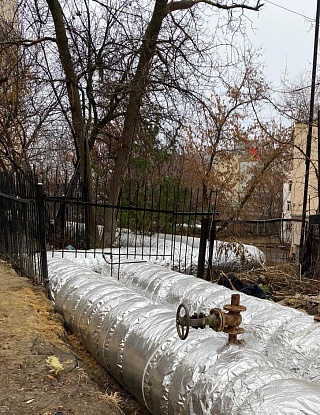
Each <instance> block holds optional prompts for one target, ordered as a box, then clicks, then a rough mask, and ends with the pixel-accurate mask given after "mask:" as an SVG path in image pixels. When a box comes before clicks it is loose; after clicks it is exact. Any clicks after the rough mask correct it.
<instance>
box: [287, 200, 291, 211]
mask: <svg viewBox="0 0 320 415" xmlns="http://www.w3.org/2000/svg"><path fill="white" fill-rule="evenodd" d="M290 210H291V202H289V201H288V202H287V211H290Z"/></svg>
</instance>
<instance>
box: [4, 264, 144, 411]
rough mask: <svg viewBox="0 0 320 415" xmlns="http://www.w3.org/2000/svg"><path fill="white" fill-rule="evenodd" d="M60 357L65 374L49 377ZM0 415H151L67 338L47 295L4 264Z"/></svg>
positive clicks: (72, 337)
mask: <svg viewBox="0 0 320 415" xmlns="http://www.w3.org/2000/svg"><path fill="white" fill-rule="evenodd" d="M48 356H56V357H58V358H59V361H60V362H61V363H62V364H63V366H64V370H63V371H62V372H60V373H59V374H58V375H55V374H54V373H51V372H50V368H49V367H48V366H47V363H46V359H47V358H48ZM0 414H6V415H71V414H72V415H80V414H81V415H98V414H99V415H105V414H108V415H121V414H125V415H134V414H135V415H140V414H141V415H147V414H149V412H148V411H147V410H146V409H144V408H143V407H142V406H141V405H140V404H139V403H138V402H137V401H136V400H135V398H134V397H132V395H130V394H129V393H128V392H126V391H125V390H124V389H123V388H122V387H121V386H120V385H119V384H118V383H117V382H116V381H115V380H114V379H113V378H112V377H111V376H109V374H108V373H107V372H106V370H104V369H103V368H102V367H101V365H100V364H99V363H97V361H96V360H95V359H94V358H93V357H92V356H91V355H90V354H89V353H88V352H86V350H85V349H84V348H83V347H82V346H81V344H80V343H79V342H78V341H77V339H76V338H75V337H74V336H72V335H71V334H70V333H67V332H66V330H65V328H64V326H63V320H62V317H61V316H60V315H59V314H57V313H55V312H54V310H53V305H52V303H51V302H50V301H49V300H48V299H47V298H46V296H45V294H44V292H43V289H42V288H41V287H39V286H33V285H32V283H31V282H30V280H29V279H28V278H25V277H20V276H19V275H17V274H16V273H15V272H14V271H13V270H12V269H11V267H10V266H9V265H8V264H6V263H5V262H3V261H0Z"/></svg>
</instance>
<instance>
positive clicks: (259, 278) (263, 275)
mask: <svg viewBox="0 0 320 415" xmlns="http://www.w3.org/2000/svg"><path fill="white" fill-rule="evenodd" d="M236 275H237V277H238V278H239V279H240V280H241V281H242V282H244V283H246V284H257V285H259V286H260V287H261V288H262V289H263V290H265V291H266V292H267V300H269V301H274V302H276V303H279V304H282V305H285V306H288V307H292V308H295V309H300V310H303V311H305V312H307V313H308V314H311V315H317V314H319V313H320V308H319V307H320V306H319V305H320V280H316V279H311V278H307V277H302V276H301V275H300V272H299V267H298V266H297V265H296V264H294V263H290V262H288V263H282V264H278V265H274V266H268V267H261V268H259V269H252V270H250V271H245V272H240V273H237V274H236ZM215 281H217V280H214V282H215Z"/></svg>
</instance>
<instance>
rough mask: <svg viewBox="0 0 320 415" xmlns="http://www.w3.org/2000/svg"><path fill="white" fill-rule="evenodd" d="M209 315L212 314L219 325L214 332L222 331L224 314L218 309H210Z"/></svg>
mask: <svg viewBox="0 0 320 415" xmlns="http://www.w3.org/2000/svg"><path fill="white" fill-rule="evenodd" d="M210 314H214V315H215V316H216V317H217V319H218V321H219V325H217V326H215V327H214V331H223V329H224V325H225V319H224V312H223V311H222V310H220V308H212V309H211V310H210Z"/></svg>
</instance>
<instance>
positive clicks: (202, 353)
mask: <svg viewBox="0 0 320 415" xmlns="http://www.w3.org/2000/svg"><path fill="white" fill-rule="evenodd" d="M48 267H49V280H50V287H51V295H52V297H53V299H54V301H55V305H56V309H57V311H59V312H60V313H62V314H63V316H64V319H65V321H66V323H67V324H68V325H69V326H70V327H71V329H72V330H73V331H74V332H75V333H76V334H77V336H78V337H79V339H80V340H81V341H82V342H83V344H84V345H85V347H86V348H87V349H88V350H89V351H90V352H91V353H92V354H93V355H94V356H95V357H96V358H97V359H98V360H99V361H100V362H101V364H102V365H104V366H105V367H106V369H107V370H108V371H109V372H110V373H111V374H112V375H113V376H114V377H115V378H116V379H117V380H118V381H119V382H120V383H122V384H123V385H124V386H125V387H126V388H127V389H128V390H129V391H130V392H131V393H132V394H133V395H134V396H135V397H136V398H137V399H138V400H139V401H140V402H141V403H142V404H144V405H145V406H146V407H147V408H148V409H149V411H150V412H151V413H152V414H155V415H158V414H159V415H165V414H170V415H171V414H172V415H173V414H186V415H202V414H212V415H219V414H224V415H230V414H232V415H233V414H236V415H240V414H241V415H257V414H261V415H262V414H264V415H265V414H271V413H272V415H274V414H309V415H316V414H319V413H320V387H319V384H318V383H315V382H311V381H309V380H306V379H303V378H302V377H301V376H300V373H298V371H296V373H294V371H293V370H288V369H285V368H281V367H280V366H281V365H282V366H283V360H284V359H283V354H286V355H287V356H286V357H287V360H288V361H290V362H291V363H290V364H292V365H295V364H296V360H295V358H294V357H293V356H290V357H289V356H288V354H290V353H291V349H292V350H293V351H294V352H295V353H298V351H299V348H298V346H297V345H299V344H300V341H301V339H300V337H305V338H307V339H308V343H307V344H308V346H309V347H310V345H311V344H312V340H311V338H312V335H311V334H312V330H311V328H312V324H311V325H310V324H309V326H307V327H304V328H305V330H304V332H303V334H302V333H301V332H300V337H299V330H300V331H301V328H302V326H303V323H304V321H303V319H302V320H301V321H300V320H299V324H298V330H295V328H294V319H293V317H296V313H294V314H293V315H290V316H289V317H286V318H285V317H284V316H283V317H281V321H280V322H279V324H275V325H271V324H269V330H268V336H267V343H268V344H267V346H266V347H265V348H264V349H266V350H268V351H269V353H262V352H261V350H255V349H253V348H252V344H255V340H256V338H257V336H256V337H255V336H254V334H253V332H254V328H252V333H249V336H248V338H249V341H248V342H247V344H246V346H244V347H239V346H235V345H230V344H227V342H226V340H227V337H226V335H225V334H224V333H216V332H214V331H213V330H211V329H209V328H205V329H203V330H192V329H191V330H190V333H189V336H188V338H187V339H186V340H185V341H182V340H180V339H179V338H178V335H177V333H176V327H175V326H176V321H175V309H174V307H169V306H168V305H164V304H160V303H159V302H156V301H154V300H153V299H151V298H148V297H146V296H144V295H142V292H143V290H140V292H138V291H136V290H134V289H133V288H128V287H129V286H130V284H126V285H127V286H125V285H124V284H121V283H120V282H118V281H117V280H116V279H115V278H111V277H108V276H106V275H105V276H100V275H98V274H96V273H94V272H92V271H90V270H89V269H86V268H84V267H80V266H77V265H75V264H72V263H70V262H69V261H68V260H65V259H55V258H53V259H49V260H48ZM128 267H129V265H128ZM131 267H133V268H135V265H134V264H133V265H132V264H131ZM146 268H147V267H145V268H144V269H142V268H141V267H140V268H139V272H138V274H141V275H142V277H143V283H142V286H143V289H144V290H145V291H148V290H150V292H151V291H153V290H154V292H155V297H156V298H157V300H159V299H160V298H162V299H164V298H165V296H166V299H168V297H170V296H171V297H170V298H174V299H175V301H178V302H179V301H181V300H182V299H183V300H185V301H189V300H190V303H192V302H193V301H195V303H196V307H199V308H201V307H204V304H206V303H207V301H215V302H217V303H219V304H221V305H223V304H224V303H225V302H226V296H225V292H227V293H228V295H227V298H229V296H230V291H229V290H226V289H225V288H223V287H214V289H213V290H212V291H210V290H208V287H209V285H208V284H207V283H205V285H203V283H204V281H198V280H196V282H198V283H200V286H199V287H197V286H196V285H195V284H194V283H195V279H194V278H193V281H190V280H188V279H186V278H185V276H183V275H182V276H181V279H180V278H178V276H179V274H178V275H175V274H173V273H172V271H167V272H169V273H170V276H171V277H170V278H169V277H168V278H166V277H165V284H164V287H163V288H162V287H161V286H160V285H158V284H157V282H156V281H155V280H154V279H152V278H151V277H150V279H149V281H148V278H147V275H149V271H150V270H149V271H148V272H146ZM143 271H144V272H143ZM159 271H160V270H159ZM156 272H158V271H156ZM156 275H157V278H158V279H161V276H159V273H158V274H156ZM134 278H135V280H136V284H137V285H138V286H139V278H138V276H137V274H135V277H134ZM188 278H190V277H188ZM179 282H180V283H181V287H180V289H181V292H180V293H179V290H178V287H179ZM205 287H206V289H204V288H205ZM189 289H190V290H193V291H192V296H191V297H190V298H189V297H188V291H185V290H189ZM165 293H166V294H165ZM196 297H198V300H196ZM250 301H251V302H252V299H250ZM250 301H249V303H250ZM167 303H168V304H169V303H170V301H167ZM253 303H254V302H252V304H253ZM257 304H258V306H257V307H260V305H261V304H263V303H261V302H258V303H257ZM214 305H215V306H217V304H214ZM207 307H209V305H207ZM250 307H251V306H250ZM252 307H253V306H252ZM282 309H283V308H282ZM273 311H274V309H273V310H272V312H273ZM293 311H294V310H293ZM289 314H290V313H289ZM258 315H259V313H258V312H254V311H253V310H252V311H251V313H250V312H249V317H250V318H248V321H247V322H246V324H247V325H248V324H249V320H254V318H256V319H257V318H258V317H257V316H258ZM298 316H300V317H302V316H301V314H299V313H298ZM306 317H307V316H306ZM270 319H275V320H276V319H277V316H276V315H273V314H269V320H270ZM290 319H291V320H290ZM262 321H263V322H265V323H266V324H267V319H266V318H265V319H264V320H262ZM307 321H309V323H310V320H308V319H307ZM285 323H286V324H287V325H288V324H289V326H288V327H289V328H290V327H291V326H290V324H292V327H291V329H290V333H291V334H292V333H294V338H295V342H294V347H291V346H289V337H292V336H291V335H289V336H288V344H285V345H284V350H285V351H286V352H285V353H283V354H282V353H280V352H279V351H278V352H277V353H275V354H276V356H275V358H273V357H272V351H274V352H275V351H276V350H277V348H278V346H279V345H280V343H279V342H280V337H278V336H279V333H280V330H281V325H282V324H285ZM250 336H251V337H250ZM259 336H262V331H261V333H259ZM259 336H258V337H259ZM250 338H252V339H253V341H252V342H251V341H250ZM251 343H252V344H251ZM269 343H270V344H272V345H273V349H272V347H269ZM264 349H263V350H264ZM306 349H307V346H306V347H305V348H304V349H303V350H302V352H304V351H305V350H306ZM312 350H313V352H312V353H313V356H314V357H315V356H316V347H315V346H314V347H313V348H312ZM299 362H300V361H299ZM311 366H312V365H311ZM315 366H316V364H315V365H314V368H313V370H314V371H315V370H316V367H315ZM315 378H316V377H315Z"/></svg>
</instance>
